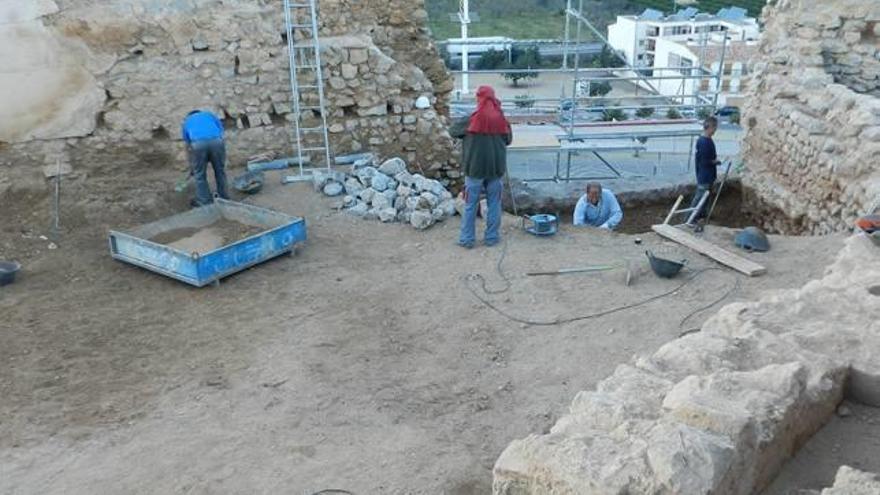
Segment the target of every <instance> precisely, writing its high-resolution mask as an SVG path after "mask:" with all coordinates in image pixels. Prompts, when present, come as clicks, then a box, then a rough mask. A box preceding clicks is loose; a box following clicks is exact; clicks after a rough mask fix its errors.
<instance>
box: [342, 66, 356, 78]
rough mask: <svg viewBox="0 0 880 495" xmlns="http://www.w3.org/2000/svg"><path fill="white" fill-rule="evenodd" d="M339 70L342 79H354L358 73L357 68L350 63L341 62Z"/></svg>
mask: <svg viewBox="0 0 880 495" xmlns="http://www.w3.org/2000/svg"><path fill="white" fill-rule="evenodd" d="M341 71H342V77H343V78H344V79H354V78H355V77H357V74H358V68H357V67H356V66H354V65H351V64H342V66H341Z"/></svg>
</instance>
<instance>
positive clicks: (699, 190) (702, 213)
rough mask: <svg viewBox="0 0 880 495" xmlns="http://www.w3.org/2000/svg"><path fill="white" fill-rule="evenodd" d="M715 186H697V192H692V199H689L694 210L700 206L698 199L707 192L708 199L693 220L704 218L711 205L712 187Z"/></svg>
mask: <svg viewBox="0 0 880 495" xmlns="http://www.w3.org/2000/svg"><path fill="white" fill-rule="evenodd" d="M714 185H715V184H697V190H696V191H694V197H693V199H691V208H696V207H697V205H699V204H700V199H701V198H702V197H703V194H706V192H707V191H708V192H709V198H707V199H706V202H705V203H704V204H703V207H702V208H701V209H700V211H699V212H698V213H697V216H696V217H694V220H700V219H702V218H705V217H706V214H707V210H708V208H709V206H710V204H711V203H712V187H713V186H714Z"/></svg>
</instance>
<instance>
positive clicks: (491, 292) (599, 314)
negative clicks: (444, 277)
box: [463, 175, 740, 336]
mask: <svg viewBox="0 0 880 495" xmlns="http://www.w3.org/2000/svg"><path fill="white" fill-rule="evenodd" d="M507 189H508V190H509V191H510V198H511V202H512V205H513V209H514V214H517V211H516V200H515V199H514V193H513V188H512V187H511V183H510V176H509V175H508V176H507ZM511 234H512V232H510V231H508V232H506V233H505V235H504V246H503V247H502V249H501V256H499V258H498V262H497V263H496V264H495V270H496V271H497V272H498V276H499V277H500V278H501V280H503V281H504V287H503V288H500V289H489V288H488V287H487V286H486V279H485V278H484V277H483V276H482V275H480V274H478V273H474V274H471V275H469V276H467V277H465V278H464V279H463V282H464V285H465V287H467V289H468V291H470V293H471V294H472V295H473V296H474V297H475V298H477V300H479V301H480V302H481V303H483V305H484V306H486V307H488V308H489V309H491V310H493V311H495V312H496V313H498V314H500V315H501V316H503V317H505V318H507V319H508V320H511V321H515V322H517V323H522V324H526V325H533V326H553V325H562V324H566V323H573V322H576V321H583V320H589V319H593V318H600V317H602V316H607V315H610V314H614V313H619V312H621V311H626V310H629V309H634V308H638V307H640V306H644V305H646V304H649V303H652V302H654V301H657V300H660V299H662V298H664V297H667V296H670V295H672V294H674V293H676V292H678V291H679V290H681V289H683V288H685V287H687V286H688V285H690V284H691V283H693V282H694V281H695V280H696V279H697V278H698V277H700V276H701V275H702V274H704V273H706V272H710V271H723V270H722V269H721V268H717V267H711V268H704V269H702V270H699V271H697V272H694V274H693V275H691V277H690V278H688V279H687V280H685V281H684V282H682V283H681V284H679V285H678V286H677V287H675V288H674V289H672V290H669V291H666V292H663V293H662V294H657V295H656V296H651V297H649V298H647V299H643V300H641V301H638V302H635V303H632V304H625V305H623V306H617V307H614V308H611V309H608V310H605V311H599V312H597V313H591V314H587V315H582V316H575V317H571V318H556V319H555V320H550V321H538V320H530V319H528V318H522V317H518V316H514V315H512V314H510V313H508V312H506V311H504V310H503V309H501V308H499V307H498V306H496V305H495V304H494V303H492V302H491V301H489V300H488V299H486V298H485V297H483V296H481V295H480V294H478V293H477V291H476V290H475V289H474V287H472V286H471V284H469V283H468V280H479V281H480V289H481V290H482V291H483V293H484V294H488V295H498V294H502V293H504V292H507V291H509V290H510V288H511V282H510V279H509V278H508V277H507V274H505V273H504V269H503V268H502V265H503V263H504V259H505V258H506V257H507V249H508V243H509V240H510V236H511ZM739 286H740V279H739V278H736V282H735V283H734V285H733V287H731V288H730V289H728V290H727V291H726V292H725V293H724V294H723V295H722V296H721V297H719V298H718V299H716V300H714V301H712V302H711V303H710V304H707V305H705V306H703V307H700V308H698V309H696V310H694V311H692V312H691V313H689V314H688V315H687V316H685V317H684V318H683V319H682V320H681V321H680V322H679V324H678V328H679V329H680V328H681V327H682V325H684V323H685V322H686V321H687V320H689V319H690V318H692V317H693V316H694V315H696V314H698V313H700V312H702V311H705V310H707V309H709V308H711V307H713V306H715V305H716V304H718V303H720V302H721V301H723V300H724V299H726V298H727V297H728V296H730V295H731V294H733V293H734V292H735V291H736V290H738V289H739ZM699 330H700V329H699V328H697V329H696V330H688V331H686V332H683V333H681V334H680V335H679V336H683V335H687V334H688V333H693V332H695V331H699Z"/></svg>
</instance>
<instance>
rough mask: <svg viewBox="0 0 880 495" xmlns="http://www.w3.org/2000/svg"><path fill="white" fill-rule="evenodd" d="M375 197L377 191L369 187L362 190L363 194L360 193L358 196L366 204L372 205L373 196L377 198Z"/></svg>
mask: <svg viewBox="0 0 880 495" xmlns="http://www.w3.org/2000/svg"><path fill="white" fill-rule="evenodd" d="M375 195H376V190H375V189H373V188H370V187H368V188H366V189H363V190H361V192H360V193H358V195H357V196H358V197H359V198H360V199H361V200H362V201H363V202H365V203H371V202H372V201H373V196H375Z"/></svg>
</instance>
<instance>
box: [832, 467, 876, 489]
mask: <svg viewBox="0 0 880 495" xmlns="http://www.w3.org/2000/svg"><path fill="white" fill-rule="evenodd" d="M878 494H880V475H877V474H875V473H866V472H864V471H859V470H858V469H854V468H851V467H849V466H840V469H838V470H837V475H836V476H835V477H834V486H832V487H831V488H826V489H824V490H822V494H821V495H878Z"/></svg>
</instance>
